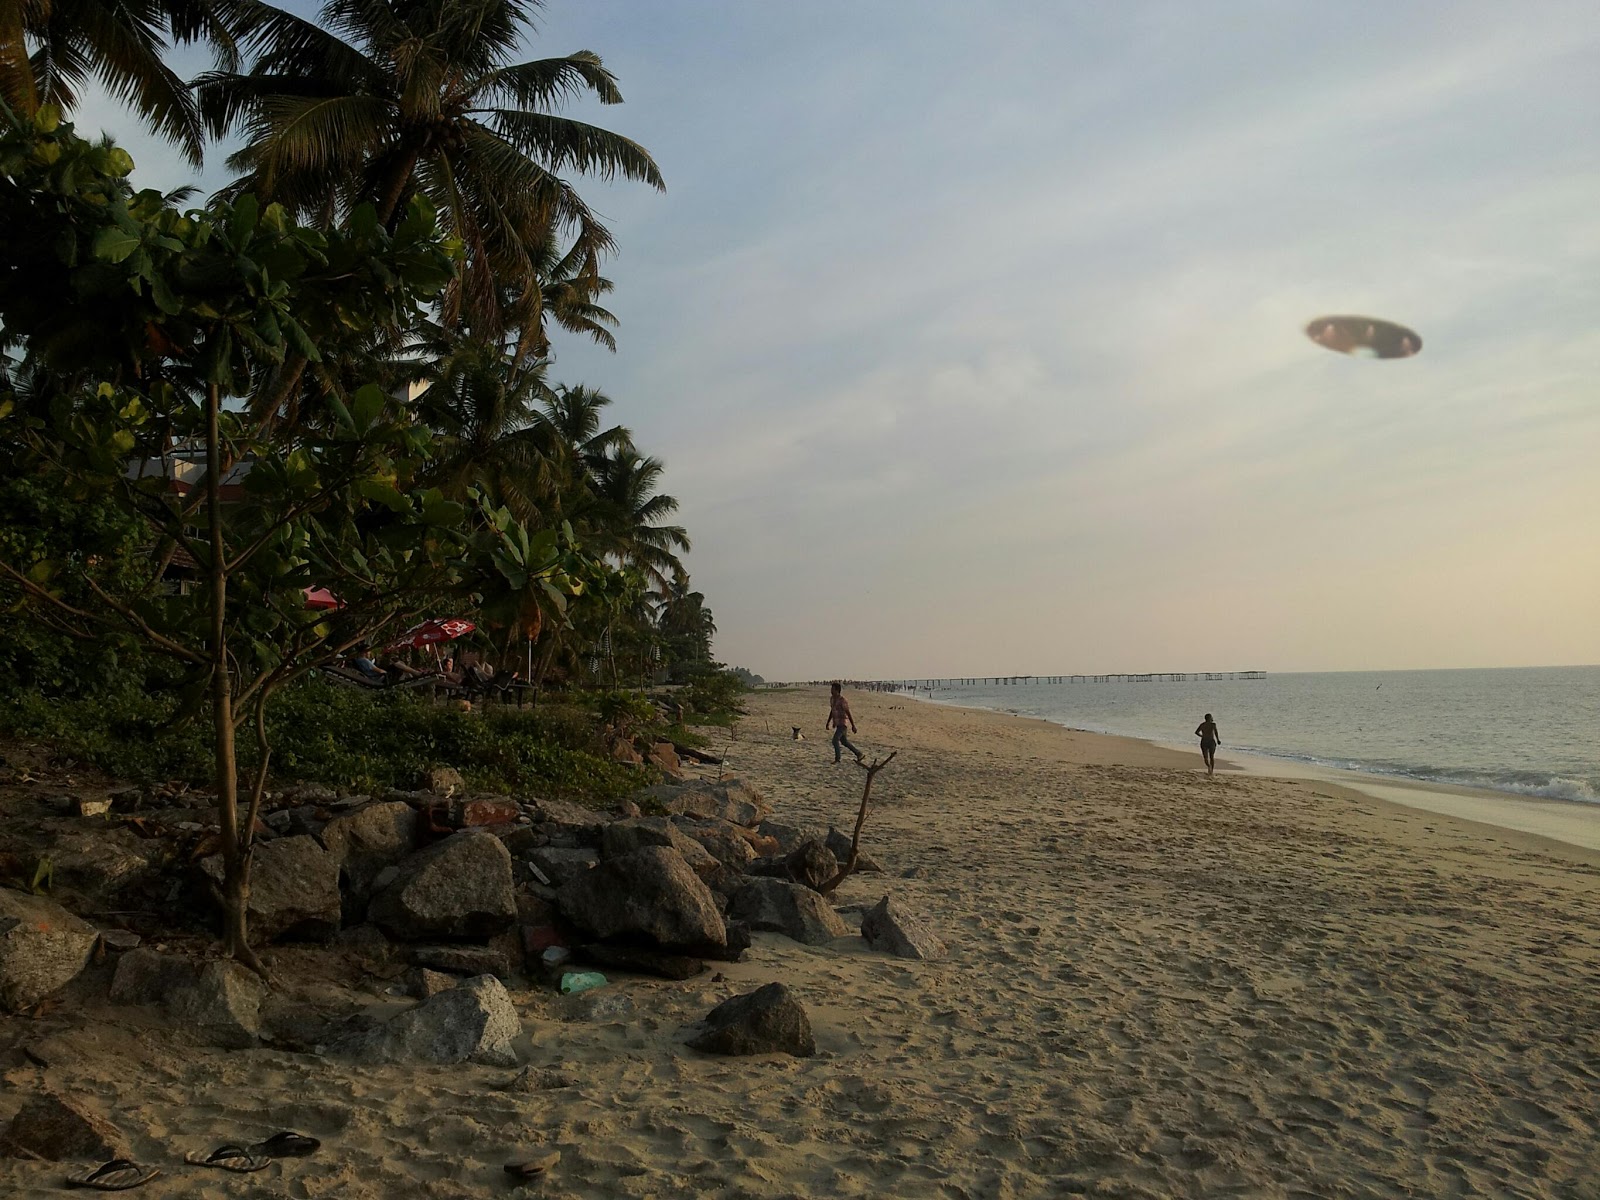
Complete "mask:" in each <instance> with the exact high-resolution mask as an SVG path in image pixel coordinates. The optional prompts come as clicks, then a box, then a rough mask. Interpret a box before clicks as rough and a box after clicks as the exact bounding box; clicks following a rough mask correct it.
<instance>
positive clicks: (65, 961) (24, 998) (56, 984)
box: [0, 888, 98, 1012]
mask: <svg viewBox="0 0 1600 1200" xmlns="http://www.w3.org/2000/svg"><path fill="white" fill-rule="evenodd" d="M97 936H98V935H97V934H96V933H95V929H94V926H93V925H90V924H89V923H88V922H87V921H80V920H79V919H78V918H77V917H75V916H73V915H72V914H71V913H69V912H68V911H67V910H66V909H64V908H62V907H61V905H59V904H57V903H56V902H55V901H54V900H50V899H47V898H46V897H44V896H32V895H29V894H28V893H26V892H14V891H12V890H11V889H9V888H0V1011H4V1012H19V1011H21V1010H22V1009H24V1008H29V1007H31V1006H32V1005H35V1004H37V1003H38V1002H39V1001H41V1000H43V999H44V998H45V997H46V996H48V995H49V994H50V993H51V992H53V991H55V990H56V989H57V988H60V987H64V986H66V985H67V984H68V983H71V982H72V980H74V979H75V978H77V975H78V972H80V971H82V970H83V968H84V967H85V966H87V965H88V963H89V956H90V955H91V954H92V953H93V952H94V942H95V938H96V937H97Z"/></svg>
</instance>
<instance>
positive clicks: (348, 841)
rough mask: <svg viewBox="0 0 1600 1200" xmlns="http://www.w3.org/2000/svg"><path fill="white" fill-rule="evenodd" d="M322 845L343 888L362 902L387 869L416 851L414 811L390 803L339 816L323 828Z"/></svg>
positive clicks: (366, 806)
mask: <svg viewBox="0 0 1600 1200" xmlns="http://www.w3.org/2000/svg"><path fill="white" fill-rule="evenodd" d="M322 844H323V845H324V846H326V847H327V848H328V853H329V854H331V855H332V856H333V858H334V860H335V861H336V862H337V863H338V864H339V870H340V872H341V877H342V879H343V881H344V886H345V887H346V888H347V889H348V890H349V891H351V892H353V893H354V894H355V895H357V896H359V897H361V898H362V899H365V898H367V897H368V896H370V895H371V894H372V893H373V891H374V890H376V888H377V887H379V886H380V885H379V883H378V880H379V878H380V877H381V876H382V874H383V873H384V872H385V871H386V870H387V869H388V868H390V867H395V866H397V864H398V863H399V862H400V861H401V860H402V859H404V858H405V857H406V855H408V854H410V853H411V852H412V851H414V850H415V849H416V848H417V810H416V809H414V808H412V807H411V805H409V804H406V803H405V802H404V801H401V800H390V801H387V802H379V803H376V804H368V805H365V806H364V807H362V808H358V809H356V810H355V811H354V812H350V813H341V814H340V815H339V816H337V817H334V818H333V820H331V821H329V822H328V823H327V825H326V826H324V827H323V830H322Z"/></svg>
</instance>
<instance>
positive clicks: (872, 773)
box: [817, 750, 900, 896]
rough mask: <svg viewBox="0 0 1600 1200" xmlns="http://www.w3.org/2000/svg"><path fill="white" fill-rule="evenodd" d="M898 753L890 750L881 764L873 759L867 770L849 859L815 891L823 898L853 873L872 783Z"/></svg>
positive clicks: (858, 856) (857, 857)
mask: <svg viewBox="0 0 1600 1200" xmlns="http://www.w3.org/2000/svg"><path fill="white" fill-rule="evenodd" d="M899 753H900V751H898V750H892V751H890V752H889V757H888V758H886V759H884V760H883V761H882V762H879V761H878V760H877V759H874V760H873V762H872V765H871V766H870V767H868V768H867V782H866V784H865V785H864V786H863V787H862V789H861V808H860V811H858V812H857V813H856V830H855V832H854V833H853V834H851V835H850V857H849V858H848V859H846V860H845V862H844V865H843V866H841V867H840V868H839V873H838V874H837V875H835V876H834V877H833V878H832V879H830V880H828V882H826V883H824V884H823V885H822V886H821V887H819V888H818V889H817V891H819V892H821V893H822V894H823V895H824V896H826V895H828V894H829V893H831V892H832V891H833V889H834V888H836V887H838V886H839V885H840V884H841V883H843V882H844V881H845V880H846V879H848V878H849V877H850V875H851V874H852V873H853V872H854V871H855V869H856V861H857V860H858V859H859V858H860V857H861V827H862V826H863V825H865V824H866V823H867V802H868V799H869V798H870V797H871V795H872V781H873V780H874V779H876V778H877V775H878V772H879V771H881V770H883V769H884V768H885V767H887V766H888V765H889V764H890V763H892V762H893V761H894V760H895V755H897V754H899Z"/></svg>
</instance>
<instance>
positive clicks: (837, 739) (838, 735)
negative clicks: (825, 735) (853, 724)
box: [833, 725, 861, 762]
mask: <svg viewBox="0 0 1600 1200" xmlns="http://www.w3.org/2000/svg"><path fill="white" fill-rule="evenodd" d="M840 746H843V747H844V748H845V749H846V750H848V751H850V753H851V754H854V755H855V756H856V757H857V758H860V757H861V751H859V750H857V749H856V748H855V746H854V744H853V743H852V742H851V741H850V739H849V738H847V737H845V735H844V726H843V725H835V726H834V727H833V761H834V762H838V761H839V747H840Z"/></svg>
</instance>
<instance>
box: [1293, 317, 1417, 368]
mask: <svg viewBox="0 0 1600 1200" xmlns="http://www.w3.org/2000/svg"><path fill="white" fill-rule="evenodd" d="M1306 336H1307V337H1308V338H1310V339H1311V340H1312V341H1313V342H1315V343H1316V344H1317V345H1319V346H1325V347H1327V348H1328V349H1329V350H1337V351H1338V352H1339V353H1340V354H1354V355H1357V356H1359V357H1362V358H1410V357H1411V356H1412V355H1413V354H1416V353H1417V352H1418V351H1419V350H1421V349H1422V338H1421V337H1420V336H1419V335H1418V334H1417V332H1416V331H1415V330H1413V329H1407V328H1406V327H1405V326H1404V325H1396V324H1395V323H1394V322H1393V321H1380V320H1379V319H1378V318H1377V317H1348V316H1347V317H1318V318H1317V319H1316V320H1315V321H1312V322H1311V323H1310V324H1308V325H1307V326H1306Z"/></svg>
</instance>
